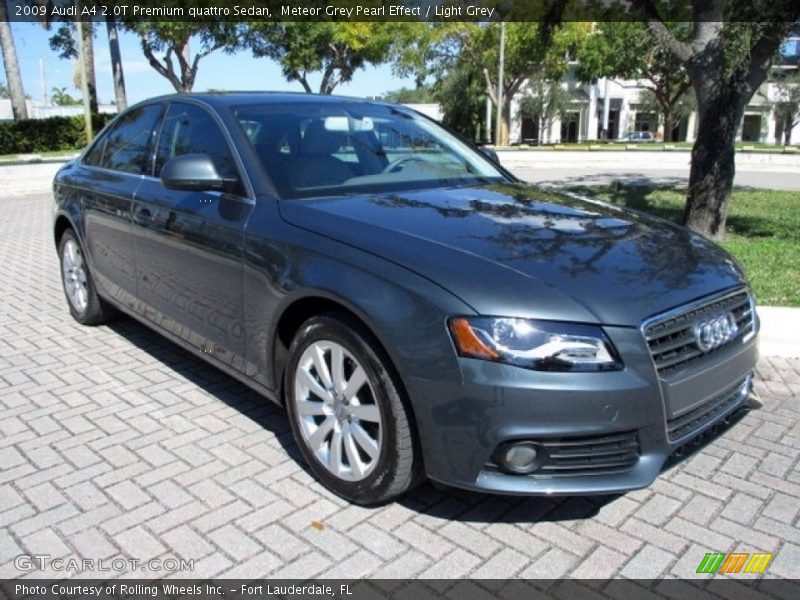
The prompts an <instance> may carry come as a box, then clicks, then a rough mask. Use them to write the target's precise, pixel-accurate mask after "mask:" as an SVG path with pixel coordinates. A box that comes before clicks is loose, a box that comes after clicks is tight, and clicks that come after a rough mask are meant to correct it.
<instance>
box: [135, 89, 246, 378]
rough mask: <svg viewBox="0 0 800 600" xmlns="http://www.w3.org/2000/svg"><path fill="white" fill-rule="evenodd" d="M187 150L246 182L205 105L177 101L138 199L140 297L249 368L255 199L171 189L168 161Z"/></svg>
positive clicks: (181, 333)
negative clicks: (246, 249)
mask: <svg viewBox="0 0 800 600" xmlns="http://www.w3.org/2000/svg"><path fill="white" fill-rule="evenodd" d="M183 154H207V155H209V156H210V157H211V158H212V160H213V161H214V164H215V166H216V168H217V171H218V172H219V173H220V175H222V176H223V177H225V178H235V179H239V180H240V181H243V179H242V177H241V173H240V169H239V166H238V163H237V160H236V159H235V155H234V152H233V151H232V148H231V145H230V144H229V142H228V139H227V136H226V135H225V134H224V133H223V130H222V128H221V126H220V124H219V122H218V121H217V119H216V118H215V117H214V115H213V114H211V113H210V112H209V111H208V110H207V109H206V108H205V107H203V106H201V105H198V104H193V103H190V102H171V103H170V105H169V107H168V109H167V113H166V116H165V118H164V121H163V125H162V128H161V132H160V135H159V140H158V143H157V148H156V155H155V166H154V170H153V175H154V176H152V177H146V178H145V179H144V181H143V182H142V184H141V186H140V187H139V189H138V191H137V193H136V197H135V199H134V203H133V237H134V241H135V251H136V261H137V265H138V286H137V295H138V296H139V297H140V298H141V299H142V301H143V302H144V303H145V304H146V309H145V316H146V317H147V318H149V319H150V320H151V321H153V322H154V323H155V324H157V325H160V326H162V327H164V328H165V329H167V330H168V331H170V332H172V333H173V334H175V335H177V336H178V337H180V338H182V339H184V340H185V341H187V342H189V343H190V344H191V345H192V346H194V347H196V348H198V349H200V350H202V351H203V352H206V353H208V354H210V355H211V356H213V357H214V358H215V359H217V360H219V361H221V362H223V363H225V364H228V365H230V366H233V367H234V368H236V369H237V370H241V369H242V368H243V358H242V352H243V337H242V311H243V306H242V302H243V299H242V256H243V246H244V244H243V242H244V225H245V223H246V221H247V218H248V217H249V215H250V213H251V211H252V209H253V201H252V199H251V198H250V197H249V196H248V194H247V193H246V192H245V189H244V187H243V186H242V187H241V189H239V190H238V191H237V192H235V193H225V192H214V191H203V192H197V191H182V190H170V189H167V188H166V187H164V185H163V184H162V183H161V180H160V179H159V178H158V176H159V174H160V171H161V169H162V168H163V166H164V165H165V164H166V163H167V162H168V161H169V160H170V159H171V158H174V157H176V156H181V155H183Z"/></svg>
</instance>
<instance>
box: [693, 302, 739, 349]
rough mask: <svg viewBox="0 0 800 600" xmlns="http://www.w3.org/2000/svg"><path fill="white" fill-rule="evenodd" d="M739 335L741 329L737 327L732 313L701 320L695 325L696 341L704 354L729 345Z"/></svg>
mask: <svg viewBox="0 0 800 600" xmlns="http://www.w3.org/2000/svg"><path fill="white" fill-rule="evenodd" d="M737 333H739V327H738V326H737V325H736V317H734V316H733V313H730V312H729V313H725V314H721V315H714V316H712V317H709V318H707V319H701V320H700V321H698V322H697V323H695V324H694V339H695V341H696V343H697V347H698V348H700V350H702V351H703V352H710V351H711V350H715V349H716V348H719V347H720V346H722V345H723V344H727V343H728V342H730V341H731V340H732V339H733V338H735V337H736V334H737Z"/></svg>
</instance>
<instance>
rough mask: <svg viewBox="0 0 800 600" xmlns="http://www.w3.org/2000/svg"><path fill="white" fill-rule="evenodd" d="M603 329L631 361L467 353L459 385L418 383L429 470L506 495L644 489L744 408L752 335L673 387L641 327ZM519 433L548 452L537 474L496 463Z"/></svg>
mask: <svg viewBox="0 0 800 600" xmlns="http://www.w3.org/2000/svg"><path fill="white" fill-rule="evenodd" d="M606 332H607V334H608V335H609V337H611V339H612V341H613V343H614V345H615V346H616V347H617V349H618V350H619V351H620V353H621V354H622V356H623V357H624V359H625V368H624V370H622V371H617V372H606V373H546V372H536V371H529V370H525V369H520V368H517V367H511V366H507V365H502V364H497V363H490V362H486V361H480V360H474V359H464V358H462V359H459V362H460V364H461V371H462V381H460V382H449V381H430V380H424V381H423V380H414V381H412V383H411V386H410V387H411V388H412V389H411V392H412V397H413V398H415V402H414V408H415V413H416V416H417V422H418V426H419V433H420V437H421V441H422V447H423V452H424V459H425V465H426V471H427V474H428V476H429V477H430V478H431V479H433V480H435V481H439V482H441V483H444V484H447V485H451V486H455V487H461V488H465V489H473V490H479V491H484V492H495V493H501V494H525V495H545V494H554V495H573V494H576V495H577V494H610V493H618V492H624V491H628V490H632V489H637V488H642V487H646V486H648V485H650V483H652V482H653V480H654V479H655V478H656V477H657V476H658V475H659V473H660V472H661V470H662V468H663V466H664V463H665V462H666V461H667V459H668V458H669V457H670V456H671V455H673V454H675V453H676V451H678V450H679V449H680V448H681V447H683V446H685V445H686V444H687V443H689V442H691V441H693V440H694V439H696V438H697V437H699V436H701V435H703V434H704V433H706V432H708V431H709V430H710V429H711V428H713V427H715V426H716V425H717V424H719V423H720V422H722V421H724V420H725V419H727V418H729V417H730V416H731V415H732V414H733V413H735V412H736V411H738V410H739V409H741V408H742V407H743V406H744V405H745V404H746V403H747V400H748V396H749V394H750V391H751V388H752V373H753V370H754V368H755V363H756V359H757V349H756V340H755V336H752V337H751V338H750V339H748V340H747V341H746V342H741V343H737V344H733V345H731V346H730V347H728V348H725V349H724V350H723V351H719V352H717V353H716V354H715V355H714V357H713V359H712V360H708V361H706V362H705V363H703V364H701V365H699V366H697V365H693V366H692V368H691V370H688V369H687V371H686V372H683V373H680V372H679V373H674V374H672V375H671V376H670V380H669V382H668V383H667V382H665V380H664V379H660V378H659V374H658V373H657V372H656V369H655V367H654V365H653V361H652V359H651V358H650V353H649V351H648V348H647V346H646V344H645V341H644V339H643V337H642V335H641V332H640V331H638V330H634V329H628V328H606ZM676 389H677V390H680V394H682V395H683V396H684V397H682V398H681V399H680V409H676V408H674V406H676V405H677V404H678V402H677V400H676V398H675V397H674V395H675V391H674V390H676ZM664 390H672V393H673V397H672V398H669V399H665V393H664ZM667 393H669V392H667ZM670 405H673V408H672V409H671V408H670ZM515 440H519V441H523V440H525V441H532V442H534V443H535V444H537V447H539V448H540V449H542V450H543V452H542V455H543V456H544V457H546V460H544V461H543V462H542V467H541V468H540V469H539V470H537V471H535V472H534V473H532V474H529V475H513V474H508V473H504V472H503V471H502V470H501V469H499V468H498V466H497V465H496V464H494V462H493V460H492V454H493V453H494V451H495V449H496V448H497V447H498V446H499V445H501V444H504V443H507V442H509V441H515Z"/></svg>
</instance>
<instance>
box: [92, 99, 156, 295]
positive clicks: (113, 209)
mask: <svg viewBox="0 0 800 600" xmlns="http://www.w3.org/2000/svg"><path fill="white" fill-rule="evenodd" d="M163 109H164V106H163V105H161V104H148V105H144V106H138V107H134V108H132V109H131V110H130V111H129V112H127V113H126V114H124V115H122V116H121V117H120V118H119V119H118V120H117V121H116V122H115V124H114V125H113V127H112V128H111V129H110V130H109V131H107V132H106V133H104V134H103V135H102V136H101V137H100V138H98V139H97V141H96V142H95V144H94V145H93V146H92V148H91V150H90V151H89V152H88V153H87V154H86V156H85V157H84V158H83V161H82V163H81V165H80V170H81V176H80V190H79V192H78V193H79V194H80V205H81V211H82V212H83V223H84V236H85V244H86V248H87V250H88V253H89V255H90V257H91V260H92V268H93V270H94V271H93V275H94V277H95V280H96V281H97V283H98V285H99V286H100V287H101V288H102V289H103V291H104V292H105V293H106V294H107V295H108V296H110V297H111V298H113V299H114V300H116V301H117V302H120V303H121V304H123V305H125V306H128V307H132V306H134V304H135V296H136V265H135V263H134V251H133V239H132V236H131V203H132V202H133V196H134V193H135V192H136V189H137V188H138V186H139V184H140V183H141V181H142V176H143V175H144V174H145V173H147V169H148V157H149V156H150V153H151V151H152V144H153V143H154V138H155V135H154V134H155V131H156V129H157V124H158V119H159V118H160V116H161V113H162V111H163Z"/></svg>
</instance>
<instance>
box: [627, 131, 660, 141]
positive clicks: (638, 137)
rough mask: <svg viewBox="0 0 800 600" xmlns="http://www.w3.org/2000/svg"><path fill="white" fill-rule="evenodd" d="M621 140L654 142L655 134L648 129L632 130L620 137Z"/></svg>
mask: <svg viewBox="0 0 800 600" xmlns="http://www.w3.org/2000/svg"><path fill="white" fill-rule="evenodd" d="M622 141H623V142H626V143H628V144H643V143H644V144H646V143H652V142H656V141H658V140H656V136H654V135H653V134H652V133H650V132H649V131H634V132H633V133H629V134H628V135H626V136H625V137H624V138H622Z"/></svg>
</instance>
